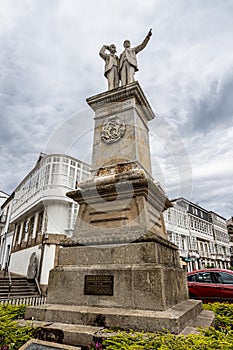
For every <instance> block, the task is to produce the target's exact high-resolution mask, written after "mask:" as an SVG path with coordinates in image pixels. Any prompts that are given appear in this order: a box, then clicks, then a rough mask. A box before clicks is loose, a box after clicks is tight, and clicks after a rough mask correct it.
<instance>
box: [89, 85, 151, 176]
mask: <svg viewBox="0 0 233 350" xmlns="http://www.w3.org/2000/svg"><path fill="white" fill-rule="evenodd" d="M87 103H88V104H89V105H90V106H91V108H92V109H93V110H94V111H95V131H94V142H93V158H92V171H93V172H94V173H95V172H97V171H98V170H99V169H100V168H103V167H106V166H110V165H114V164H119V163H129V162H132V161H136V162H137V163H138V164H139V165H140V166H141V167H142V168H144V169H145V170H146V171H147V172H148V173H149V174H151V160H150V152H149V136H148V126H147V123H148V121H149V120H151V119H152V118H154V114H153V111H152V109H151V107H150V105H149V103H148V101H147V99H146V97H145V95H144V94H143V91H142V89H141V88H140V85H139V84H138V83H137V82H134V83H132V84H129V85H127V86H126V87H121V88H118V89H115V90H112V91H108V92H105V93H101V94H98V95H96V96H93V97H91V98H88V99H87ZM114 117H118V118H120V119H121V120H122V121H123V123H124V125H125V132H124V135H123V137H121V138H119V140H118V141H117V142H114V143H111V144H106V143H105V142H103V141H101V135H102V131H103V126H104V124H105V123H106V122H108V121H109V118H114Z"/></svg>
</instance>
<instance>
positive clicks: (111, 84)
mask: <svg viewBox="0 0 233 350" xmlns="http://www.w3.org/2000/svg"><path fill="white" fill-rule="evenodd" d="M106 50H108V51H109V52H110V54H107V53H105V51H106ZM99 54H100V57H102V58H103V60H105V71H104V75H105V77H106V78H107V79H108V90H112V89H115V88H118V87H119V58H118V57H117V55H116V46H115V45H114V44H111V45H109V46H108V45H104V46H103V47H102V49H101V50H100V52H99Z"/></svg>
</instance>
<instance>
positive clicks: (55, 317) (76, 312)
mask: <svg viewBox="0 0 233 350" xmlns="http://www.w3.org/2000/svg"><path fill="white" fill-rule="evenodd" d="M201 312H202V302H201V301H199V300H193V299H188V300H186V301H184V302H182V303H179V304H177V305H175V306H173V307H171V308H169V309H167V310H165V311H151V310H134V309H122V308H107V307H95V306H78V305H61V304H48V305H40V306H31V307H28V308H27V310H26V314H25V319H34V320H37V321H43V322H44V323H48V322H51V323H65V324H74V325H80V326H94V327H103V328H110V329H119V328H120V329H133V330H135V331H142V330H144V331H148V332H157V331H163V330H168V331H170V332H172V333H175V334H179V333H181V332H182V331H183V329H184V328H185V327H186V326H192V325H193V324H192V321H194V320H196V318H197V317H198V315H200V313H201ZM213 318H214V316H213ZM206 326H208V325H206Z"/></svg>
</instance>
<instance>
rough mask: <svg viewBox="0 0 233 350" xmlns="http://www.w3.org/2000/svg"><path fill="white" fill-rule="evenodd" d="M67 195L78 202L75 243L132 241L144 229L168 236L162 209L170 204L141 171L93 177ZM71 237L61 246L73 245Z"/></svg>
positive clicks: (90, 243) (142, 232)
mask: <svg viewBox="0 0 233 350" xmlns="http://www.w3.org/2000/svg"><path fill="white" fill-rule="evenodd" d="M80 186H81V189H80V190H77V191H72V192H69V193H68V194H67V195H68V196H69V197H71V198H72V199H74V200H75V201H76V202H78V203H79V204H80V209H79V213H78V219H77V222H76V227H75V232H74V236H73V237H72V239H73V241H74V242H75V244H77V243H78V244H82V245H97V244H111V243H112V244H115V243H126V242H134V241H136V240H138V239H139V238H141V237H142V236H143V235H145V234H146V233H147V232H151V233H154V236H155V237H156V236H159V237H162V238H164V239H167V234H166V231H165V227H164V222H163V218H162V212H163V211H164V210H165V209H166V208H167V207H169V206H171V203H170V202H169V200H168V199H167V198H166V196H165V194H164V192H163V191H162V190H161V189H160V187H159V186H158V185H156V184H155V183H154V182H153V181H152V180H151V179H150V178H148V177H147V176H146V174H145V172H144V171H143V170H139V169H137V170H134V171H133V172H130V173H120V174H118V175H116V174H113V175H110V176H102V177H99V178H98V177H96V178H95V179H91V180H89V181H86V182H85V184H80ZM72 239H71V240H68V241H64V242H63V244H64V245H73V243H72Z"/></svg>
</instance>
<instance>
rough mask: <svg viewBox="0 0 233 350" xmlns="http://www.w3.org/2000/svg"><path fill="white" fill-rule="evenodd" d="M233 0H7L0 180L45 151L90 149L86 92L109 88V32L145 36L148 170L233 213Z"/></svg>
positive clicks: (1, 42) (17, 177) (179, 192)
mask: <svg viewBox="0 0 233 350" xmlns="http://www.w3.org/2000/svg"><path fill="white" fill-rule="evenodd" d="M232 18H233V0H205V1H203V0H175V1H174V0H146V1H144V2H143V1H141V0H134V1H132V0H126V1H119V0H117V1H116V0H98V1H93V0H85V1H84V0H1V1H0V121H1V124H0V164H1V171H0V189H1V190H3V191H5V192H7V193H9V194H10V193H11V192H12V191H13V190H14V188H15V187H16V186H17V185H18V184H19V182H20V181H21V180H22V179H23V178H24V176H25V175H26V174H27V173H28V172H29V171H30V169H31V168H32V167H33V166H34V165H35V163H36V161H37V158H38V156H39V153H40V152H47V153H48V152H59V153H66V154H70V155H72V156H75V157H77V158H79V159H81V160H84V161H86V162H90V159H91V147H92V136H93V125H94V124H93V114H92V112H91V111H90V109H89V107H88V106H87V104H86V98H87V97H90V96H93V95H95V94H98V93H100V92H103V91H105V90H106V87H107V81H106V79H105V77H104V76H103V68H104V62H103V60H101V58H100V57H99V55H98V52H99V50H100V48H101V46H102V45H103V44H111V43H115V44H116V46H117V50H118V53H120V52H121V51H122V42H123V40H125V39H130V40H131V43H132V46H134V45H138V44H140V43H141V42H142V40H143V39H144V37H145V35H146V34H147V32H148V30H149V29H150V28H152V30H153V36H152V38H151V40H150V42H149V44H148V46H147V47H146V49H145V50H144V51H142V52H141V53H139V54H138V62H139V68H140V71H139V72H138V73H137V74H136V79H137V80H138V81H139V82H140V85H141V87H142V88H143V90H144V92H145V94H146V96H147V98H148V100H149V102H150V104H151V106H152V108H153V110H154V112H155V113H156V115H157V117H156V118H155V119H154V120H153V121H151V122H150V136H151V138H150V141H151V154H152V164H153V176H154V178H155V180H156V181H159V182H160V183H161V184H162V186H163V187H164V189H165V191H166V192H167V194H168V196H169V197H170V198H175V197H179V196H183V197H185V198H187V199H189V200H191V201H193V202H194V203H198V204H199V205H200V206H202V207H204V208H205V209H207V210H213V211H215V212H217V213H219V214H220V215H222V216H224V217H225V218H229V217H230V216H232V215H233V210H232V208H233V198H232V193H233V181H232V179H233V94H232V93H233V50H232V43H233V21H232Z"/></svg>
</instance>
